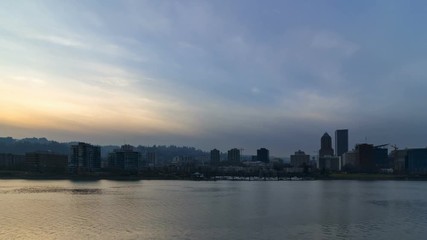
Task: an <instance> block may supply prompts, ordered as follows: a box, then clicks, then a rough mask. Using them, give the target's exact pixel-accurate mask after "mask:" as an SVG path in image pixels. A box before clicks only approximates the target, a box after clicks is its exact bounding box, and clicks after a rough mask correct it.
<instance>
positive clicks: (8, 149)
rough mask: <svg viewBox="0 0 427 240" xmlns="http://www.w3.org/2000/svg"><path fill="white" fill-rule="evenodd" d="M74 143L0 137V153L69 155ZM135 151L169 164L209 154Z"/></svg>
mask: <svg viewBox="0 0 427 240" xmlns="http://www.w3.org/2000/svg"><path fill="white" fill-rule="evenodd" d="M75 143H76V142H68V143H60V142H56V141H52V140H48V139H46V138H35V137H33V138H24V139H14V138H11V137H0V153H13V154H25V153H27V152H35V151H52V152H55V153H60V154H69V152H70V146H71V145H73V144H75ZM117 148H120V147H119V146H114V145H108V146H101V156H102V157H103V158H106V157H107V156H108V153H110V152H112V151H113V150H114V149H117ZM136 150H137V151H139V152H141V153H142V154H143V155H145V154H146V153H147V152H155V153H156V155H157V159H158V160H159V161H161V162H169V161H170V160H172V158H173V157H175V156H190V157H203V156H204V157H207V156H209V154H208V153H207V152H204V151H202V150H200V149H196V148H194V147H178V146H173V145H171V146H164V145H161V146H156V145H154V146H141V145H139V146H137V147H136Z"/></svg>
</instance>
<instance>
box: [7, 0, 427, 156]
mask: <svg viewBox="0 0 427 240" xmlns="http://www.w3.org/2000/svg"><path fill="white" fill-rule="evenodd" d="M425 12H427V3H425V2H424V1H273V0H271V1H248V0H242V1H238V0H233V1H219V0H218V1H8V0H6V1H1V2H0V84H1V86H2V87H1V88H0V108H1V109H2V114H1V115H0V132H1V134H2V135H7V136H13V137H18V138H19V137H26V136H40V137H41V136H44V137H48V138H52V139H56V140H59V141H70V140H82V141H88V142H92V143H97V144H122V143H124V142H127V143H131V144H143V145H152V144H175V145H190V146H195V147H198V148H202V149H204V150H209V149H211V148H214V147H216V148H218V149H220V150H222V151H226V150H227V149H229V148H233V147H238V148H244V149H245V154H254V153H255V151H256V149H257V148H260V147H267V148H269V149H270V150H271V154H272V155H275V156H285V155H288V154H290V153H292V152H294V151H296V150H298V149H302V150H304V151H306V152H307V153H309V154H313V153H314V151H317V150H318V149H319V147H320V137H321V136H322V135H323V133H324V132H325V131H327V132H329V133H330V135H333V132H334V131H335V129H340V128H348V129H349V131H350V147H351V148H352V147H353V146H354V144H355V143H359V142H364V141H365V139H367V140H368V142H370V143H374V144H382V143H391V144H397V145H398V146H400V147H425V146H427V143H426V140H425V139H426V136H427V128H425V122H426V120H427V111H425V109H426V106H425V105H426V104H425V102H426V99H427V97H426V90H427V80H426V78H427V57H426V56H427V54H426V52H427V31H425V29H424V28H425V27H424V25H425V22H426V20H427V17H426V16H425Z"/></svg>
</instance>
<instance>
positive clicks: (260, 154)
mask: <svg viewBox="0 0 427 240" xmlns="http://www.w3.org/2000/svg"><path fill="white" fill-rule="evenodd" d="M256 153H257V160H258V161H260V162H264V163H269V162H270V152H269V151H268V149H266V148H260V149H258V150H257V151H256Z"/></svg>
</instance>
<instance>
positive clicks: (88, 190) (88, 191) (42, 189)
mask: <svg viewBox="0 0 427 240" xmlns="http://www.w3.org/2000/svg"><path fill="white" fill-rule="evenodd" d="M1 193H3V194H4V193H68V194H101V193H102V190H101V189H99V188H60V187H22V188H18V189H13V190H0V194H1Z"/></svg>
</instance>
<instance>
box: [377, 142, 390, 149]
mask: <svg viewBox="0 0 427 240" xmlns="http://www.w3.org/2000/svg"><path fill="white" fill-rule="evenodd" d="M388 145H390V144H389V143H386V144H381V145H378V146H374V148H382V147H385V146H388Z"/></svg>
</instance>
